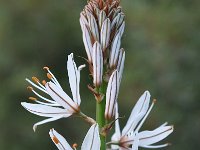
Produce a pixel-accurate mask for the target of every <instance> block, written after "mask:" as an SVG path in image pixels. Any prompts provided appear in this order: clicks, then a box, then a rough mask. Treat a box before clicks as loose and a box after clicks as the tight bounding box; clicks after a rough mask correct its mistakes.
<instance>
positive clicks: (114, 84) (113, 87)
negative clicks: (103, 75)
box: [105, 70, 119, 120]
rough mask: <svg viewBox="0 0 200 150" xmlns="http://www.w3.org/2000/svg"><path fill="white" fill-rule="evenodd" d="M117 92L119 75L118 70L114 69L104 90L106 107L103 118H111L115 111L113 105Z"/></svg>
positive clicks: (114, 104)
mask: <svg viewBox="0 0 200 150" xmlns="http://www.w3.org/2000/svg"><path fill="white" fill-rule="evenodd" d="M118 93H119V77H118V71H117V70H115V71H114V72H113V73H112V75H111V77H110V79H109V82H108V87H107V90H106V109H105V118H106V119H107V120H110V119H112V117H113V116H114V113H115V106H116V102H117V98H118Z"/></svg>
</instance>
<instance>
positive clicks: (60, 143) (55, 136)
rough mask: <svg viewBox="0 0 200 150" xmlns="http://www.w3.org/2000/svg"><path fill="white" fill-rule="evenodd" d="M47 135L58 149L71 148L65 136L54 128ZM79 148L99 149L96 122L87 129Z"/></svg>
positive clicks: (68, 149) (67, 149)
mask: <svg viewBox="0 0 200 150" xmlns="http://www.w3.org/2000/svg"><path fill="white" fill-rule="evenodd" d="M49 135H50V137H51V139H52V141H53V142H54V144H55V145H56V146H57V148H58V149H59V150H73V149H72V148H71V146H70V145H69V144H68V142H67V141H66V140H65V138H64V137H63V136H62V135H60V134H59V133H58V132H56V131H55V130H54V129H51V130H50V132H49ZM81 150H100V137H99V127H98V125H97V124H94V125H92V126H91V127H90V129H89V130H88V132H87V134H86V136H85V138H84V140H83V143H82V146H81Z"/></svg>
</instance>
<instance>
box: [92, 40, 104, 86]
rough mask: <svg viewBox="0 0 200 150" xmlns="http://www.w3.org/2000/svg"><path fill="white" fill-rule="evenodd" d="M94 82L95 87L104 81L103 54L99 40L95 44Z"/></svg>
mask: <svg viewBox="0 0 200 150" xmlns="http://www.w3.org/2000/svg"><path fill="white" fill-rule="evenodd" d="M92 59H93V83H94V86H95V87H99V86H100V85H101V83H102V76H103V54H102V49H101V45H100V44H99V42H95V43H94V45H93V57H92Z"/></svg>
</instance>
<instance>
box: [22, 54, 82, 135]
mask: <svg viewBox="0 0 200 150" xmlns="http://www.w3.org/2000/svg"><path fill="white" fill-rule="evenodd" d="M83 67H84V65H81V66H79V67H78V68H77V67H76V64H75V62H74V58H73V54H70V55H68V61H67V70H68V77H69V84H70V88H71V92H72V96H73V99H71V98H70V97H69V96H68V95H67V94H66V93H65V92H64V91H63V89H62V87H61V86H60V84H59V82H58V80H57V79H56V78H55V76H54V75H53V74H52V72H51V71H50V70H49V68H48V67H44V69H45V70H47V72H48V73H47V77H48V78H49V79H50V80H51V81H49V82H46V81H45V80H43V81H42V82H40V81H39V80H38V79H37V78H36V77H33V78H32V79H33V81H34V82H32V81H31V80H29V79H26V80H27V81H28V82H29V83H30V84H31V85H32V86H33V87H35V88H36V89H37V90H40V93H41V92H44V93H45V94H47V95H48V96H50V98H46V97H44V96H42V95H41V94H39V93H38V92H36V90H34V88H33V87H28V89H30V90H31V91H32V92H33V93H34V94H35V95H36V96H37V97H38V98H39V99H37V98H34V97H30V98H29V99H31V100H34V101H35V102H36V104H33V103H26V102H22V103H21V105H22V106H23V107H24V108H25V109H26V110H28V111H29V112H31V113H33V114H36V115H38V116H42V117H48V119H45V120H43V121H40V122H38V123H36V124H34V126H33V130H34V131H35V130H36V127H37V126H38V125H41V124H44V123H47V122H51V121H55V120H58V119H60V118H67V117H69V116H71V115H72V114H75V113H79V112H80V107H79V106H80V103H81V98H80V92H79V83H80V70H81V69H82V68H83Z"/></svg>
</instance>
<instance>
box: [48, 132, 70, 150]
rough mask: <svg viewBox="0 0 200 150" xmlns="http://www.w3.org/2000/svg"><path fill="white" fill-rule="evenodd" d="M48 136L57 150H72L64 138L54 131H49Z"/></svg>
mask: <svg viewBox="0 0 200 150" xmlns="http://www.w3.org/2000/svg"><path fill="white" fill-rule="evenodd" d="M49 135H50V137H51V139H52V141H53V142H54V144H55V145H56V146H57V148H58V149H59V150H73V149H72V148H71V147H70V145H69V144H68V142H67V141H66V140H65V138H64V137H63V136H62V135H60V134H59V133H58V132H56V131H55V130H54V129H51V130H50V131H49Z"/></svg>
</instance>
